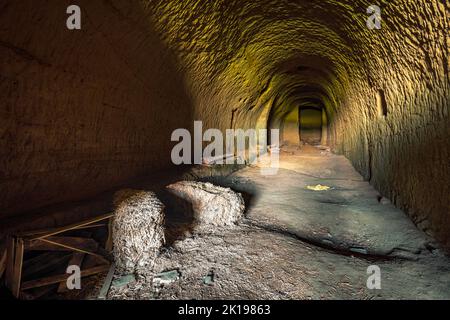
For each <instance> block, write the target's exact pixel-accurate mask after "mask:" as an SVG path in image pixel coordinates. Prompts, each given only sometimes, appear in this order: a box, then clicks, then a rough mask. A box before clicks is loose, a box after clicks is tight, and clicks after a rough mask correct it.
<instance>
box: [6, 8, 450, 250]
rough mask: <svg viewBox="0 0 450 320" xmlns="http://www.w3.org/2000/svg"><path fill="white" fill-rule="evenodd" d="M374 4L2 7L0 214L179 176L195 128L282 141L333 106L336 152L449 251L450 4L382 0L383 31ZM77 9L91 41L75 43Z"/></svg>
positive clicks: (81, 34)
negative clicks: (271, 131) (181, 131)
mask: <svg viewBox="0 0 450 320" xmlns="http://www.w3.org/2000/svg"><path fill="white" fill-rule="evenodd" d="M371 2H372V1H366V0H320V1H319V0H317V1H316V0H314V1H311V0H308V1H306V0H298V1H292V0H255V1H241V0H211V1H204V0H152V1H150V0H141V1H138V0H135V1H125V0H105V1H87V0H74V1H60V0H49V1H46V2H43V3H42V4H39V5H38V4H37V3H36V1H32V0H23V1H13V0H5V1H3V2H2V4H1V7H0V20H1V26H2V27H1V28H0V41H1V43H0V57H1V59H0V63H1V69H0V71H1V72H0V76H1V82H0V86H1V95H0V97H1V99H2V100H1V104H0V105H1V108H2V109H1V110H2V111H1V113H2V117H1V121H2V126H1V129H0V130H1V136H0V137H1V146H2V148H1V152H2V158H1V163H2V166H1V168H0V170H1V171H0V175H1V178H2V179H1V181H2V183H1V185H0V191H1V192H0V194H1V195H0V197H1V203H2V208H4V210H2V213H1V214H2V215H9V214H13V213H19V212H22V211H24V210H26V209H29V208H33V207H36V206H39V205H44V204H48V203H52V202H55V201H63V200H67V199H71V198H75V197H82V196H86V195H88V194H92V193H93V192H97V191H100V190H103V189H105V188H108V187H110V186H113V185H117V184H119V183H122V182H125V181H127V180H128V179H131V178H132V177H135V176H139V175H142V174H146V173H151V172H152V171H153V170H156V169H158V168H160V167H162V166H166V165H168V162H169V156H170V151H169V149H170V132H171V130H172V129H173V128H175V127H186V126H189V125H190V124H191V122H192V120H194V119H196V120H203V121H204V127H214V128H219V129H222V130H224V129H227V128H230V127H235V128H238V127H239V128H253V127H257V128H263V127H282V126H283V121H284V119H285V118H286V116H287V115H288V114H289V113H290V112H291V111H292V108H293V107H295V106H299V105H308V104H320V105H323V106H324V107H325V108H326V112H327V118H328V121H329V125H330V130H329V133H330V136H329V138H330V139H329V143H330V145H331V146H332V148H333V150H335V151H336V152H339V153H342V154H345V155H346V156H347V157H348V158H349V159H350V160H351V161H352V163H353V164H354V166H355V167H356V168H357V169H358V170H359V171H360V172H361V173H362V174H363V175H364V176H365V177H366V178H367V179H370V181H371V183H372V184H373V185H374V186H375V187H376V188H377V189H378V190H380V192H381V193H382V194H383V195H385V196H387V197H389V198H390V199H391V200H393V201H394V202H395V203H396V205H398V206H399V207H400V208H402V209H404V210H405V211H406V212H407V213H408V214H409V215H410V216H411V217H412V218H413V220H414V221H415V222H416V223H417V224H418V225H419V226H421V227H422V228H423V229H425V230H428V231H429V232H430V233H432V234H434V235H435V236H436V237H437V238H438V239H439V240H440V241H441V242H443V243H445V242H446V243H447V245H449V246H450V209H449V201H448V195H449V191H450V190H449V181H450V176H449V175H450V173H449V172H450V170H449V161H448V159H449V143H448V140H449V138H450V135H449V118H448V111H449V100H450V96H449V91H450V90H449V86H450V80H449V73H448V69H449V61H448V50H449V48H448V47H449V38H448V30H449V25H448V23H449V22H448V21H449V16H450V14H449V11H450V9H449V6H450V4H449V3H448V2H446V1H444V0H391V1H387V0H380V1H378V3H377V4H378V5H379V6H380V7H381V8H382V19H383V20H382V28H381V30H370V29H368V28H367V26H366V20H367V18H368V15H367V13H366V9H367V7H368V6H369V5H371V4H372V3H371ZM72 3H73V4H78V5H80V6H81V7H82V9H83V20H82V21H83V29H82V30H81V31H76V32H75V31H68V30H66V29H65V19H66V15H65V8H66V7H67V6H68V5H69V4H72ZM61 12H62V14H61ZM380 90H382V92H383V93H384V94H383V95H384V97H385V106H386V110H387V113H386V112H385V113H386V115H384V114H383V111H382V110H379V105H380V103H379V101H377V95H378V94H379V92H380ZM378 100H379V99H378Z"/></svg>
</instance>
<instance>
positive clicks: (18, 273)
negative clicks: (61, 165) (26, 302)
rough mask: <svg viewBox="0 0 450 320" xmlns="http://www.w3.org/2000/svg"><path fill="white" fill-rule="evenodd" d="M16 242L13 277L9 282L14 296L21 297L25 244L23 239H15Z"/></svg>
mask: <svg viewBox="0 0 450 320" xmlns="http://www.w3.org/2000/svg"><path fill="white" fill-rule="evenodd" d="M13 241H14V242H15V244H14V247H15V250H14V263H13V266H12V277H11V279H10V282H9V286H10V287H9V289H10V290H11V293H12V294H13V296H14V297H16V298H19V294H20V282H21V278H22V263H23V252H24V245H23V240H22V239H20V238H19V239H13Z"/></svg>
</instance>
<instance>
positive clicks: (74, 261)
mask: <svg viewBox="0 0 450 320" xmlns="http://www.w3.org/2000/svg"><path fill="white" fill-rule="evenodd" d="M85 255H86V254H84V253H82V252H75V253H74V254H73V255H72V258H71V259H70V260H69V263H68V264H67V266H73V265H76V266H78V267H80V269H81V265H82V263H83V259H84V256H85ZM66 291H67V284H66V282H65V281H62V282H60V283H59V286H58V290H57V292H58V293H62V292H66Z"/></svg>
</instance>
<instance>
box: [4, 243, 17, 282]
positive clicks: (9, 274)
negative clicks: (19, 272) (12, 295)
mask: <svg viewBox="0 0 450 320" xmlns="http://www.w3.org/2000/svg"><path fill="white" fill-rule="evenodd" d="M14 247H15V240H14V238H13V237H12V236H8V237H7V239H6V281H5V284H6V287H7V288H9V289H10V290H11V283H12V281H13V280H12V278H13V272H14Z"/></svg>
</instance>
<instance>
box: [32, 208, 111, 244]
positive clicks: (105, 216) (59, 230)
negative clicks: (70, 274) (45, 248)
mask: <svg viewBox="0 0 450 320" xmlns="http://www.w3.org/2000/svg"><path fill="white" fill-rule="evenodd" d="M112 216H114V213H107V214H103V215H101V216H98V217H95V218H91V219H88V220H84V221H82V222H78V223H74V224H71V225H68V226H65V227H61V228H55V229H53V230H52V231H49V232H47V233H46V234H44V235H42V234H41V235H38V236H35V237H32V238H31V239H44V238H47V237H50V236H54V235H56V234H59V233H62V232H66V231H69V230H74V229H79V228H81V227H84V226H87V225H90V224H93V223H96V222H99V221H102V220H106V219H109V218H111V217H112Z"/></svg>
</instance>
